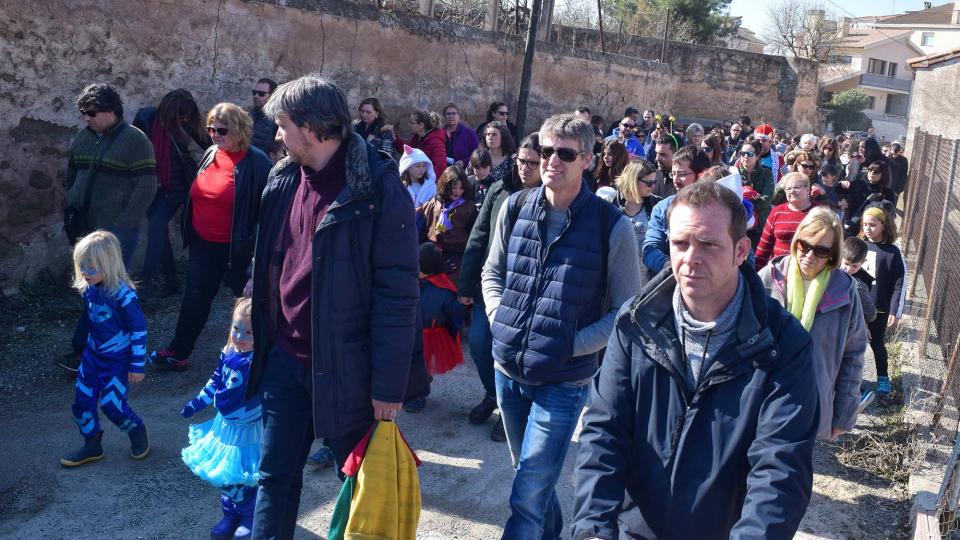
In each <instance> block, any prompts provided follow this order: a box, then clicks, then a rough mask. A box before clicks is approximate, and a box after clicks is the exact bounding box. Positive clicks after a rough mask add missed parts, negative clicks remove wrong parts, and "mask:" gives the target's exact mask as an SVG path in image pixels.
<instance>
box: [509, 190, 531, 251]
mask: <svg viewBox="0 0 960 540" xmlns="http://www.w3.org/2000/svg"><path fill="white" fill-rule="evenodd" d="M529 196H530V190H529V189H524V190H521V191H520V192H519V193H518V194H517V198H516V199H514V200H513V203H512V204H511V202H510V199H507V224H508V226H509V227H510V228H509V229H507V231H506V233H507V242H509V241H510V235H511V234H513V226H514V225H515V224H516V223H517V219H518V218H519V217H520V209H521V208H523V205H524V204H526V202H527V197H529Z"/></svg>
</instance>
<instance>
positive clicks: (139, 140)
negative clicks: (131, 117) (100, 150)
mask: <svg viewBox="0 0 960 540" xmlns="http://www.w3.org/2000/svg"><path fill="white" fill-rule="evenodd" d="M133 139H134V140H132V141H131V144H130V145H129V148H130V153H129V154H128V155H127V156H125V158H126V159H127V173H128V174H129V175H130V177H129V182H130V183H131V184H132V185H133V190H132V191H131V193H130V198H129V199H128V200H127V205H126V206H125V207H124V208H123V209H122V210H121V211H120V212H119V213H118V214H117V215H118V216H119V217H118V218H117V221H116V223H114V226H116V227H117V228H118V229H129V228H132V227H136V226H138V225H140V220H141V219H143V217H144V216H146V215H147V208H149V207H150V203H152V202H153V196H154V195H155V194H156V193H157V162H156V161H155V159H154V156H153V145H152V144H150V139H147V137H146V135H143V134H140V133H138V134H137V137H134V138H133ZM114 148H116V147H114Z"/></svg>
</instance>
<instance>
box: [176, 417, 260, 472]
mask: <svg viewBox="0 0 960 540" xmlns="http://www.w3.org/2000/svg"><path fill="white" fill-rule="evenodd" d="M262 431H263V424H262V423H261V422H260V421H259V420H258V421H254V422H247V423H244V424H240V423H237V422H230V421H228V420H224V419H223V416H221V415H220V413H217V416H215V417H214V418H213V419H212V420H207V421H206V422H204V423H202V424H195V425H192V426H190V434H189V436H190V446H188V447H186V448H184V449H183V451H182V452H181V453H180V457H181V458H182V459H183V462H184V463H185V464H186V465H187V467H189V468H190V470H191V471H193V474H195V475H197V476H199V477H200V478H202V479H203V480H206V481H207V482H210V483H211V484H213V485H214V486H215V487H222V486H229V485H237V484H240V485H245V486H255V485H257V480H258V479H259V478H260V471H259V466H260V435H261V433H262Z"/></svg>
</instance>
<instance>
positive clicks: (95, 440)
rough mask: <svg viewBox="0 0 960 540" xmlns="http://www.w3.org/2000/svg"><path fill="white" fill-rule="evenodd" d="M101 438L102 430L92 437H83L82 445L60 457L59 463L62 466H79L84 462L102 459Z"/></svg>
mask: <svg viewBox="0 0 960 540" xmlns="http://www.w3.org/2000/svg"><path fill="white" fill-rule="evenodd" d="M101 438H103V432H102V431H100V432H98V433H97V434H96V435H93V436H92V437H85V438H84V441H83V447H81V448H80V449H79V450H77V451H76V452H73V453H71V454H70V455H68V456H66V457H62V458H60V464H61V465H63V466H64V467H79V466H80V465H83V464H84V463H90V462H91V461H97V460H98V459H103V446H101V445H100V439H101Z"/></svg>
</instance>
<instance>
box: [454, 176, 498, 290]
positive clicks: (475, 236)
mask: <svg viewBox="0 0 960 540" xmlns="http://www.w3.org/2000/svg"><path fill="white" fill-rule="evenodd" d="M499 194H500V190H499V189H497V190H494V188H493V186H491V187H490V189H488V190H487V195H486V197H485V198H484V199H483V206H481V207H480V214H479V215H478V216H477V220H476V221H475V222H474V224H473V228H472V229H470V237H469V238H468V239H467V245H466V247H465V248H464V250H463V260H462V261H461V262H460V277H459V280H458V281H459V283H457V290H458V293H459V294H460V296H461V297H465V298H471V299H473V298H476V296H477V293H478V292H479V291H478V290H477V289H478V286H479V285H480V272H481V270H482V269H483V262H484V258H483V256H484V255H485V254H486V252H487V245H488V244H489V242H490V229H491V227H493V226H494V225H496V224H495V223H491V216H492V215H493V207H494V205H495V204H496V199H497V198H498V195H499Z"/></svg>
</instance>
